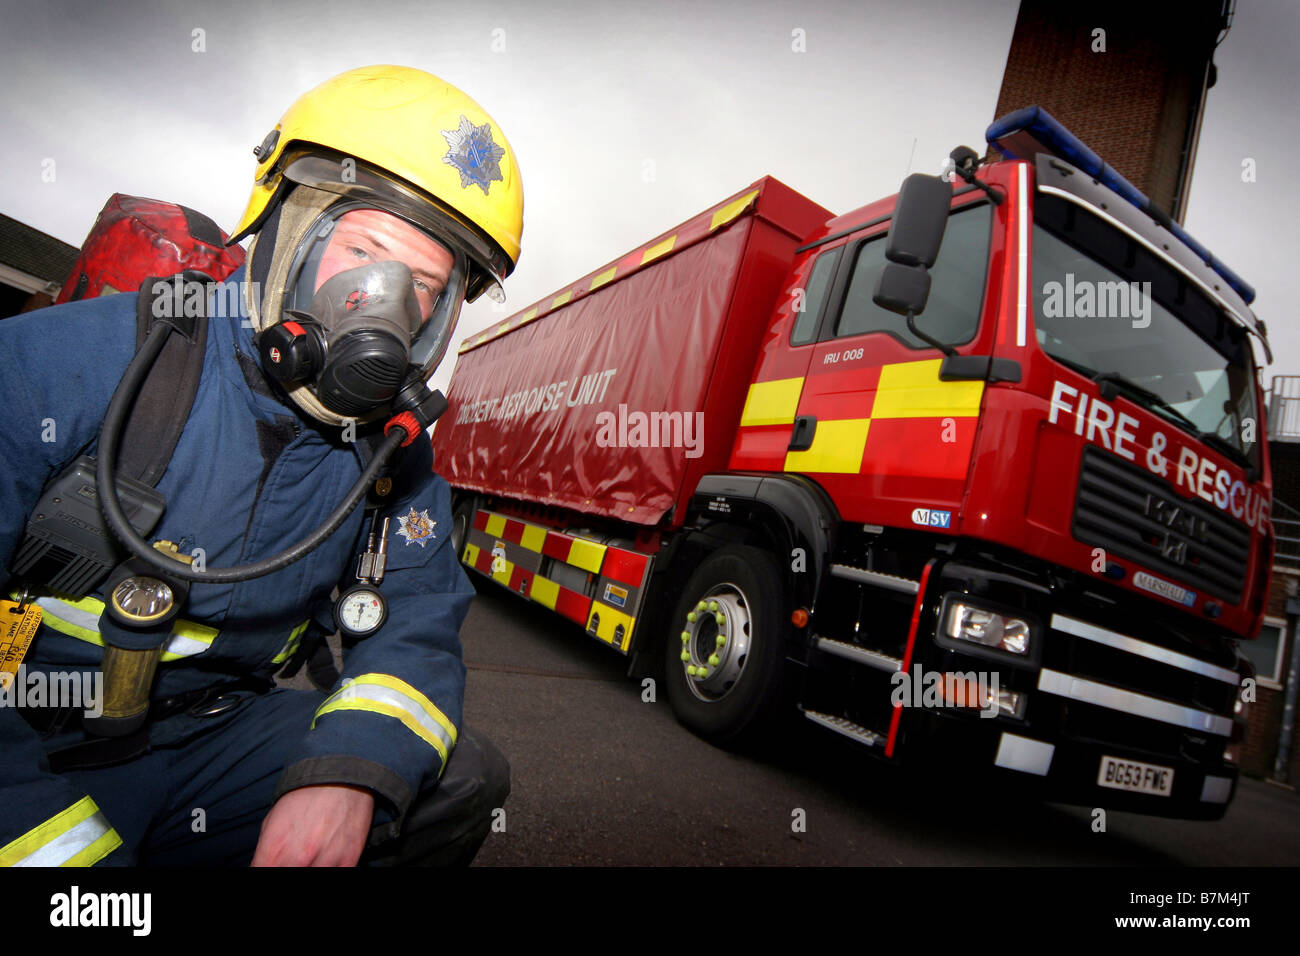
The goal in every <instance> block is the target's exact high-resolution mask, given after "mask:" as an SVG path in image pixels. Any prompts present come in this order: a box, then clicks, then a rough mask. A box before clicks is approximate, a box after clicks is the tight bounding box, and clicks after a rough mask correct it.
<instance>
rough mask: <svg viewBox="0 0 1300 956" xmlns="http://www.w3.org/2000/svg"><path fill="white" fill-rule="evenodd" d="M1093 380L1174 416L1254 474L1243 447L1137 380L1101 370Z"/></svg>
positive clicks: (1104, 394)
mask: <svg viewBox="0 0 1300 956" xmlns="http://www.w3.org/2000/svg"><path fill="white" fill-rule="evenodd" d="M1092 380H1093V381H1094V382H1096V383H1097V384H1098V385H1110V386H1111V387H1112V389H1114V390H1116V391H1124V392H1131V393H1132V394H1133V395H1134V396H1136V397H1138V398H1140V399H1142V400H1143V401H1144V402H1146V403H1148V404H1149V405H1150V406H1151V407H1152V410H1153V411H1157V412H1163V413H1165V414H1167V415H1170V416H1172V417H1173V418H1175V419H1176V420H1177V421H1178V422H1179V423H1180V424H1183V425H1186V426H1187V429H1188V431H1190V432H1191V433H1192V434H1193V435H1195V436H1196V437H1197V438H1198V439H1200V440H1201V441H1203V442H1205V443H1206V444H1207V445H1212V446H1214V447H1215V448H1217V449H1219V451H1221V452H1223V453H1224V454H1225V455H1227V456H1228V457H1230V458H1232V459H1233V460H1235V461H1237V462H1239V463H1240V464H1241V465H1243V466H1244V467H1245V468H1246V469H1248V470H1249V471H1250V472H1251V473H1252V474H1253V473H1254V470H1255V466H1254V464H1252V462H1251V460H1250V456H1249V455H1247V454H1246V453H1245V452H1244V451H1243V450H1242V449H1240V448H1238V447H1237V446H1236V445H1234V444H1233V443H1232V442H1230V441H1228V439H1226V438H1224V437H1223V436H1221V435H1219V434H1217V433H1215V432H1207V431H1202V430H1201V428H1200V426H1199V425H1197V424H1196V423H1195V422H1194V421H1192V420H1191V419H1190V418H1188V417H1187V416H1186V415H1184V414H1183V413H1182V412H1180V411H1179V410H1178V409H1176V408H1174V407H1173V406H1172V405H1170V404H1169V403H1168V402H1167V401H1165V400H1164V399H1163V398H1161V397H1160V396H1159V395H1157V394H1156V393H1155V392H1153V391H1151V390H1150V389H1146V388H1143V387H1142V386H1141V385H1139V384H1138V383H1137V382H1134V381H1132V380H1130V379H1127V378H1125V377H1124V376H1123V375H1121V374H1120V373H1119V372H1100V373H1098V374H1097V375H1095V376H1093V379H1092ZM1101 393H1102V396H1103V397H1104V398H1110V397H1111V396H1110V395H1107V394H1106V393H1107V389H1105V388H1102V389H1101Z"/></svg>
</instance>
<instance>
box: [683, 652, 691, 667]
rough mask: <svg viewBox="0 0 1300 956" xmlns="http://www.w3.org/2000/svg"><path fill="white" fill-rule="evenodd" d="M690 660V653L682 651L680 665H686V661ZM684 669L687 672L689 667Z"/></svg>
mask: <svg viewBox="0 0 1300 956" xmlns="http://www.w3.org/2000/svg"><path fill="white" fill-rule="evenodd" d="M690 659H691V652H690V651H682V663H683V664H685V663H686V662H687V661H689V660H690ZM686 669H687V670H688V671H689V670H690V668H689V667H688V668H686Z"/></svg>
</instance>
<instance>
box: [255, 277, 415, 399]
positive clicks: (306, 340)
mask: <svg viewBox="0 0 1300 956" xmlns="http://www.w3.org/2000/svg"><path fill="white" fill-rule="evenodd" d="M420 325H421V314H420V304H419V301H418V299H417V297H416V294H415V291H414V288H413V286H412V279H411V270H410V269H409V268H407V267H406V266H405V265H404V264H402V263H401V262H396V261H386V262H375V263H371V264H368V265H364V266H359V267H357V268H355V269H348V270H346V271H344V272H340V273H339V274H338V275H336V276H334V277H332V278H331V279H329V280H328V281H326V282H325V283H323V284H322V285H321V287H320V289H319V290H317V292H316V294H315V295H314V296H313V297H312V302H311V310H310V311H301V310H295V309H286V310H285V320H284V321H283V322H281V323H279V324H278V325H274V326H272V327H271V328H269V329H267V330H265V331H264V332H262V333H261V335H260V336H259V339H258V349H259V351H260V353H261V359H262V367H263V368H264V369H265V370H266V372H267V374H268V375H270V376H271V377H273V378H275V379H276V380H277V381H279V382H281V383H282V384H284V385H309V386H312V387H313V390H314V391H315V392H316V394H317V397H318V398H319V399H320V401H321V404H323V405H324V406H325V407H326V408H328V409H330V410H331V411H333V412H336V413H338V414H340V415H345V416H362V415H365V414H367V413H369V412H372V411H374V410H375V409H376V408H379V407H380V406H382V405H385V404H387V403H388V402H390V401H391V400H392V398H393V396H394V395H396V394H397V390H398V389H399V388H400V387H401V384H402V381H403V379H404V378H405V375H406V371H407V367H408V365H409V364H410V361H411V343H412V342H413V341H414V338H415V335H416V333H417V332H419V330H420Z"/></svg>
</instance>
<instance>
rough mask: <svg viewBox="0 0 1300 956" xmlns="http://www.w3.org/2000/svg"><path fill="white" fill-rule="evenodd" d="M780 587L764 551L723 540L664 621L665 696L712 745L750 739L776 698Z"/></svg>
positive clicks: (781, 626)
mask: <svg viewBox="0 0 1300 956" xmlns="http://www.w3.org/2000/svg"><path fill="white" fill-rule="evenodd" d="M784 593H785V587H784V585H783V583H782V578H781V572H780V570H779V568H778V566H777V563H776V561H775V560H774V559H773V558H772V556H771V555H769V554H768V553H767V552H766V551H762V550H760V549H758V548H753V547H749V546H747V545H728V546H727V547H724V548H721V549H720V550H718V551H715V552H714V553H713V554H711V555H709V557H707V558H705V559H704V561H703V562H701V564H700V566H699V567H698V568H696V569H695V573H694V574H692V575H691V577H690V580H689V581H688V582H687V583H686V587H685V588H684V589H683V590H682V597H681V599H680V600H679V601H678V603H677V609H676V610H675V612H674V613H673V617H672V619H671V621H670V625H669V626H670V628H671V630H670V631H669V633H668V638H667V641H666V642H665V643H666V645H667V661H666V671H665V672H666V674H667V682H668V699H669V701H670V702H671V703H672V708H673V713H674V714H676V715H677V719H678V721H680V722H681V724H682V725H683V726H685V727H687V728H689V729H690V730H692V731H693V732H695V733H696V734H699V735H700V736H701V737H703V738H704V739H705V740H708V741H709V742H711V743H714V744H718V745H720V746H721V745H727V744H739V743H742V742H744V741H746V740H747V739H748V738H750V737H752V736H755V735H756V734H757V732H758V731H759V730H761V729H762V728H763V726H764V725H765V724H766V723H767V721H768V719H769V718H770V717H771V716H772V713H773V710H774V707H775V705H776V704H777V703H778V691H779V689H780V683H781V672H782V661H783V659H784V657H785V653H784V651H785V648H784V644H785V640H784V638H785V633H784V632H785V628H784V617H785V601H784Z"/></svg>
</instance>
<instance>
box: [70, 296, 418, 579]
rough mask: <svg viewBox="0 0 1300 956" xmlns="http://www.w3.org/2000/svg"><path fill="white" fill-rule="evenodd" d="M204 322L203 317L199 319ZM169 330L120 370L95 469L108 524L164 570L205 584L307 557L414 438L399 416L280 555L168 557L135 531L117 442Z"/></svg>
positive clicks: (161, 326) (161, 330)
mask: <svg viewBox="0 0 1300 956" xmlns="http://www.w3.org/2000/svg"><path fill="white" fill-rule="evenodd" d="M200 321H204V320H202V319H201V320H200ZM171 332H172V327H171V326H170V325H169V324H167V323H165V322H159V323H157V324H156V325H155V326H154V327H153V329H152V330H151V331H150V332H149V335H148V337H146V339H145V341H144V344H143V345H142V346H141V347H140V349H139V350H138V351H137V352H136V354H135V357H134V358H133V359H132V360H131V364H130V365H128V366H127V368H126V372H125V373H124V374H123V375H122V380H121V381H120V382H119V383H118V386H117V390H116V391H114V392H113V398H112V400H111V401H110V402H109V403H108V412H107V414H106V415H105V416H104V424H103V426H102V428H101V430H100V434H99V453H98V463H97V466H96V469H95V484H96V486H97V487H98V489H99V499H100V508H101V510H102V511H103V514H104V519H105V521H106V522H107V523H108V527H109V529H110V530H111V531H112V532H113V534H114V536H116V537H117V539H118V540H119V541H121V542H122V544H123V545H124V546H125V547H126V549H127V550H128V551H130V552H131V553H132V554H133V555H135V556H136V557H137V558H140V559H141V560H142V561H144V562H145V563H147V564H149V565H151V566H153V567H155V568H157V569H158V570H159V571H162V572H164V573H165V574H168V575H171V576H173V577H177V578H182V579H184V580H186V581H202V582H205V583H207V584H234V583H236V582H238V581H248V580H251V579H253V578H260V577H262V576H264V575H267V574H271V573H273V572H275V571H279V570H280V569H281V568H283V567H287V566H288V565H290V564H293V562H295V561H297V560H299V559H301V558H304V557H306V556H307V555H308V554H310V553H311V552H312V551H313V550H315V549H316V548H318V547H320V545H321V544H322V543H324V541H325V539H326V538H328V537H329V536H330V535H332V534H333V533H334V532H335V531H337V530H338V529H339V527H340V526H341V525H342V524H343V522H344V521H346V520H347V517H348V515H350V514H351V513H352V511H353V510H354V509H355V508H356V506H357V505H358V504H360V503H361V499H362V498H364V497H365V495H366V491H367V490H368V489H369V488H370V486H371V485H372V484H374V481H375V479H376V478H377V477H378V475H379V472H380V471H381V470H382V469H383V467H384V465H385V464H386V463H387V462H388V459H389V458H391V457H392V455H393V452H395V451H396V450H397V449H398V448H399V447H400V446H401V445H403V444H405V443H407V442H409V441H410V440H411V439H413V438H414V437H416V436H414V435H412V434H411V433H410V429H411V427H412V425H411V424H408V423H407V422H404V421H403V420H402V419H403V418H405V419H407V420H408V422H409V421H410V416H400V417H399V418H397V419H395V420H394V421H393V422H391V423H390V425H391V426H392V427H391V428H390V429H389V430H388V432H387V434H386V435H385V436H384V440H383V442H382V443H381V444H380V445H379V447H378V448H377V449H376V450H375V453H374V457H373V458H371V459H370V463H369V464H368V465H366V467H365V469H364V470H363V471H362V472H361V477H360V478H358V479H357V481H356V484H354V485H353V486H352V488H351V490H349V491H348V494H347V497H346V498H344V499H343V501H342V502H341V503H340V504H339V505H338V507H337V508H335V509H334V510H333V511H332V512H331V513H330V515H329V517H328V518H326V519H325V522H324V523H323V524H322V525H321V526H320V527H319V528H317V529H316V530H315V531H313V532H312V533H311V534H309V535H308V536H307V537H305V538H303V539H302V540H301V541H299V542H298V543H297V544H294V545H293V546H291V547H289V548H286V549H285V550H283V551H281V552H280V553H279V554H276V555H272V556H271V557H269V558H266V559H264V560H262V561H256V562H254V563H252V564H241V565H236V566H235V567H230V568H205V569H204V570H202V571H196V570H195V569H194V568H192V567H191V566H190V565H189V564H186V563H184V562H182V561H176V560H173V559H171V558H168V557H166V556H165V555H163V554H162V553H161V552H159V551H158V550H157V549H156V548H153V547H151V546H150V544H149V542H147V541H145V540H144V539H143V538H141V537H140V535H138V534H137V533H136V531H135V529H134V528H133V527H131V523H130V522H129V521H128V520H127V517H126V514H125V512H124V511H123V510H122V504H121V502H120V501H119V500H118V497H117V482H116V479H115V475H116V472H117V452H118V445H119V444H120V443H121V437H122V427H123V425H124V423H125V422H126V418H127V415H128V413H129V412H130V410H131V406H132V404H133V403H134V401H135V397H136V394H137V393H138V392H139V391H140V386H141V385H142V384H143V382H144V379H145V376H146V375H148V374H149V369H150V368H151V367H152V366H153V363H154V361H155V360H156V359H157V358H158V354H159V353H160V352H161V351H162V348H163V345H164V343H165V342H166V340H167V336H168V335H170V334H171ZM415 424H416V425H418V422H415Z"/></svg>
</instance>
